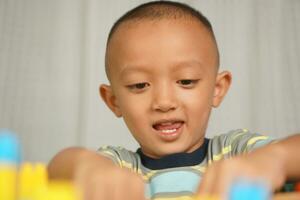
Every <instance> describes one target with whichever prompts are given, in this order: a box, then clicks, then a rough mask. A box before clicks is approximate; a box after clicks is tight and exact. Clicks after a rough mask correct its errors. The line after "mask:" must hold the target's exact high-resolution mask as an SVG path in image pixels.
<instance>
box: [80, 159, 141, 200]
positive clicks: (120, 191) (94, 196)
mask: <svg viewBox="0 0 300 200" xmlns="http://www.w3.org/2000/svg"><path fill="white" fill-rule="evenodd" d="M74 181H75V184H76V185H78V186H79V188H81V189H82V190H83V196H84V200H107V199H109V200H121V199H130V200H143V199H145V197H144V182H143V180H142V178H141V177H140V176H139V175H137V174H136V173H133V172H131V171H129V170H128V169H122V168H120V167H117V166H111V165H110V166H108V167H107V168H106V170H103V162H101V163H99V165H98V164H97V162H94V163H91V162H90V163H86V164H84V165H81V166H80V168H78V171H77V173H76V175H75V177H74Z"/></svg>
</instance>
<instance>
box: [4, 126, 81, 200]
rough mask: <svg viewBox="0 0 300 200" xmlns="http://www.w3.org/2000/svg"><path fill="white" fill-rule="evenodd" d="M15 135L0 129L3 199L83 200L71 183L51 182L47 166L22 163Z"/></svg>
mask: <svg viewBox="0 0 300 200" xmlns="http://www.w3.org/2000/svg"><path fill="white" fill-rule="evenodd" d="M20 157H21V156H20V144H19V142H18V140H17V137H16V135H15V134H14V133H12V132H11V131H9V130H4V129H1V130H0V200H81V199H82V198H81V194H80V193H79V191H78V190H77V189H76V188H75V187H74V185H73V184H72V183H71V182H70V181H59V180H57V181H48V174H47V169H46V165H44V164H42V163H36V164H33V163H29V162H25V163H22V164H19V163H20Z"/></svg>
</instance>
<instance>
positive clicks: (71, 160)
mask: <svg viewBox="0 0 300 200" xmlns="http://www.w3.org/2000/svg"><path fill="white" fill-rule="evenodd" d="M84 165H85V166H84ZM87 165H97V166H98V167H103V168H106V167H110V166H112V165H114V164H113V162H112V161H111V160H109V159H107V158H105V157H104V156H101V155H99V154H97V153H96V152H94V151H90V150H87V149H85V148H81V147H71V148H67V149H64V150H62V151H61V152H59V153H58V154H56V155H55V157H54V158H53V159H52V160H51V161H50V162H49V164H48V172H49V178H50V179H74V176H75V174H76V172H77V171H78V170H79V168H80V167H83V166H84V167H86V166H87Z"/></svg>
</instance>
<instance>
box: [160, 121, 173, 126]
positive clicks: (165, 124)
mask: <svg viewBox="0 0 300 200" xmlns="http://www.w3.org/2000/svg"><path fill="white" fill-rule="evenodd" d="M172 124H173V122H164V123H161V125H162V126H168V125H172Z"/></svg>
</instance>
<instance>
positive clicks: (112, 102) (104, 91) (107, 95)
mask: <svg viewBox="0 0 300 200" xmlns="http://www.w3.org/2000/svg"><path fill="white" fill-rule="evenodd" d="M99 93H100V96H101V97H102V99H103V101H104V102H105V104H106V105H107V106H108V107H109V108H110V110H111V111H112V112H113V113H115V115H116V116H117V117H122V113H121V111H120V108H119V105H118V103H117V100H116V96H115V95H114V93H113V91H112V88H111V86H110V85H105V84H102V85H100V87H99Z"/></svg>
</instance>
